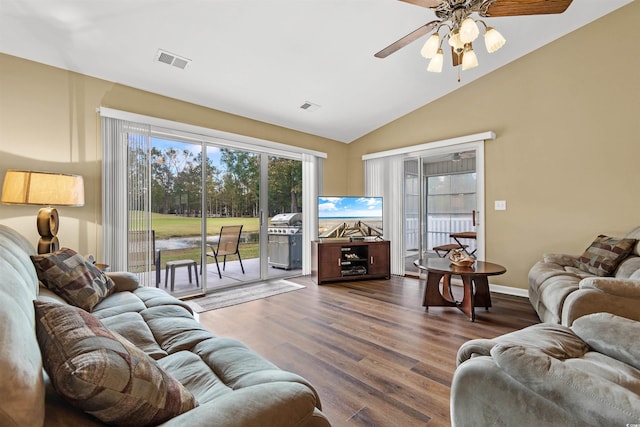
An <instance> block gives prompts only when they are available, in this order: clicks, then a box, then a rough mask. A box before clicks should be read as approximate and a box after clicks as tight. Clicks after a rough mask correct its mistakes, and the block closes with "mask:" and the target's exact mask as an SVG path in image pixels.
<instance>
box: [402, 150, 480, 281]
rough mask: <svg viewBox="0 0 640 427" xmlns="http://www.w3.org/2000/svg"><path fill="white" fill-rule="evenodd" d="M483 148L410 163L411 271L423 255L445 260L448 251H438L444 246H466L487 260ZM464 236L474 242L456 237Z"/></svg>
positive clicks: (423, 156) (407, 234)
mask: <svg viewBox="0 0 640 427" xmlns="http://www.w3.org/2000/svg"><path fill="white" fill-rule="evenodd" d="M479 150H480V149H479V148H474V147H471V148H466V149H464V150H461V149H460V148H459V147H458V149H457V150H456V148H445V149H436V150H433V151H427V152H424V153H420V154H419V155H417V156H415V157H411V158H407V159H405V162H404V207H405V212H404V216H405V222H404V223H405V228H404V244H405V270H406V271H407V272H412V271H415V267H413V261H414V260H415V259H417V258H419V257H423V258H424V257H438V256H444V255H445V253H446V251H445V252H442V251H440V252H438V251H436V250H434V248H437V247H438V246H442V245H449V244H458V243H460V244H463V245H466V247H467V251H468V252H470V253H474V254H475V255H476V256H478V257H480V259H482V257H483V256H484V253H483V250H482V249H483V248H484V245H483V244H482V238H483V235H482V233H477V231H478V229H479V228H480V227H479V220H480V215H481V212H482V206H483V203H481V202H482V199H483V182H484V179H483V176H482V175H481V174H480V175H479V173H478V168H477V158H478V152H479ZM480 154H482V152H480ZM463 232H471V233H472V234H471V235H472V236H473V238H464V239H463V238H458V242H456V240H455V239H454V237H453V236H455V235H456V234H457V233H463ZM452 235H453V236H452ZM467 236H468V234H467Z"/></svg>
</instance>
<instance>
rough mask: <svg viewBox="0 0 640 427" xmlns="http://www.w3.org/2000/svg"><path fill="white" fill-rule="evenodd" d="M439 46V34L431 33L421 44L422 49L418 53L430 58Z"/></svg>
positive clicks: (434, 54)
mask: <svg viewBox="0 0 640 427" xmlns="http://www.w3.org/2000/svg"><path fill="white" fill-rule="evenodd" d="M439 47H440V35H439V34H438V33H433V34H432V35H431V37H429V38H428V39H427V42H426V43H425V44H424V46H422V50H421V51H420V54H421V55H422V56H424V57H425V58H427V59H431V58H433V57H434V56H436V54H437V53H438V48H439Z"/></svg>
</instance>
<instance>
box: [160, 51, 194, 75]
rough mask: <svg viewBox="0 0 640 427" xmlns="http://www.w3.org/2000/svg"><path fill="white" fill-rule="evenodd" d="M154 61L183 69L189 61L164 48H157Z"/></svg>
mask: <svg viewBox="0 0 640 427" xmlns="http://www.w3.org/2000/svg"><path fill="white" fill-rule="evenodd" d="M156 61H158V62H162V63H164V64H168V65H173V66H174V67H177V68H180V69H181V70H184V69H185V68H186V67H187V65H189V63H190V62H191V60H190V59H187V58H184V57H181V56H178V55H175V54H173V53H169V52H167V51H166V50H162V49H158V53H157V54H156Z"/></svg>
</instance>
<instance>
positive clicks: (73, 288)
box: [31, 248, 115, 311]
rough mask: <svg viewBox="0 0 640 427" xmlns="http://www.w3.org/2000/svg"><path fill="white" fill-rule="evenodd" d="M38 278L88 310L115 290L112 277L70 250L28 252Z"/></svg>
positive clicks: (48, 286)
mask: <svg viewBox="0 0 640 427" xmlns="http://www.w3.org/2000/svg"><path fill="white" fill-rule="evenodd" d="M31 260H32V261H33V265H35V267H36V272H37V273H38V279H40V281H41V282H42V283H44V285H45V286H46V287H47V288H49V289H51V290H52V291H53V292H55V293H56V294H58V295H60V296H61V297H62V298H64V299H65V301H67V302H68V303H69V304H73V305H75V306H77V307H80V308H82V309H84V310H87V311H91V310H93V307H95V305H96V304H98V303H99V302H100V301H102V300H103V299H105V298H106V297H108V296H109V295H111V294H112V293H113V292H114V290H115V284H114V283H113V280H111V279H110V278H109V277H107V276H106V275H105V274H104V273H103V272H102V271H100V270H99V269H98V268H96V267H95V266H94V265H93V264H91V263H90V262H89V261H87V260H86V259H85V258H84V257H83V256H82V255H79V254H78V253H76V252H75V251H74V250H72V249H67V248H63V249H60V250H59V251H56V252H53V253H49V254H42V255H32V256H31Z"/></svg>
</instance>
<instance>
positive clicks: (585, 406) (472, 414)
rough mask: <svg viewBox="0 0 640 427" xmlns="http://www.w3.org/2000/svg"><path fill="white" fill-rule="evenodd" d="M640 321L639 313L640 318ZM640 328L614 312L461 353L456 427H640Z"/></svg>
mask: <svg viewBox="0 0 640 427" xmlns="http://www.w3.org/2000/svg"><path fill="white" fill-rule="evenodd" d="M638 316H640V313H638ZM638 336H640V322H638V321H635V320H630V319H627V318H624V317H619V316H615V315H613V314H610V313H595V314H590V315H586V316H582V317H580V318H578V319H576V321H575V322H574V323H573V326H572V327H571V328H568V327H566V326H563V325H558V324H552V323H542V324H537V325H533V326H530V327H528V328H525V329H522V330H520V331H516V332H512V333H510V334H505V335H502V336H500V337H497V338H494V339H492V340H487V339H478V340H472V341H468V342H467V343H465V344H463V345H462V346H461V347H460V349H459V351H458V360H457V362H458V367H457V369H456V371H455V374H454V376H453V381H452V384H451V421H452V425H453V426H454V427H465V426H469V427H479V426H522V427H528V426H535V427H545V426H548V427H556V426H563V427H572V426H576V427H578V426H579V427H585V426H598V427H604V426H615V427H620V426H625V425H626V426H629V425H637V424H638V423H640V341H639V340H638Z"/></svg>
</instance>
